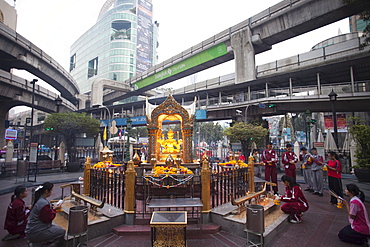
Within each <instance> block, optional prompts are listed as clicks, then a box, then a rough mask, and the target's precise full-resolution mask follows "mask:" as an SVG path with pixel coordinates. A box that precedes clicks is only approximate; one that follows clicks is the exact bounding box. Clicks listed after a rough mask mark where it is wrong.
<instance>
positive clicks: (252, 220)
mask: <svg viewBox="0 0 370 247" xmlns="http://www.w3.org/2000/svg"><path fill="white" fill-rule="evenodd" d="M247 230H248V231H251V232H253V233H257V234H262V233H263V232H264V231H265V212H264V208H263V206H261V205H257V204H250V205H248V206H247Z"/></svg>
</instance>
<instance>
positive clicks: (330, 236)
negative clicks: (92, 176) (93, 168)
mask: <svg viewBox="0 0 370 247" xmlns="http://www.w3.org/2000/svg"><path fill="white" fill-rule="evenodd" d="M282 175H283V174H281V173H280V174H278V177H279V178H280V177H281V176H282ZM81 176H83V173H82V172H75V173H70V172H66V173H56V174H45V175H40V176H37V178H36V182H26V185H27V186H36V185H38V184H40V183H43V182H45V181H51V182H53V183H54V184H56V186H55V187H54V191H53V195H52V197H53V196H55V197H57V196H60V191H61V190H60V185H62V184H64V183H67V182H71V181H77V180H78V179H79V177H81ZM15 181H16V179H15V178H7V179H3V180H1V188H0V208H2V209H3V210H1V211H0V212H1V213H0V226H1V228H0V236H1V237H2V236H5V235H6V233H7V232H6V231H5V230H3V229H2V228H3V227H2V226H3V225H4V219H5V209H6V207H7V205H8V203H9V201H10V196H11V192H12V191H13V189H14V187H15V186H17V185H20V184H22V183H23V180H22V181H21V180H20V179H19V178H18V179H17V184H16V183H15ZM297 181H298V182H299V183H300V184H303V183H304V180H303V177H302V176H301V175H299V174H298V176H297ZM342 182H343V187H344V188H345V185H346V184H348V183H355V184H357V186H359V188H360V189H361V190H363V191H364V192H365V195H367V203H366V207H367V210H368V212H369V214H370V203H369V202H370V201H369V199H370V184H369V183H358V181H357V179H356V178H355V176H353V175H350V174H344V175H343V179H342ZM278 184H279V192H280V193H281V194H283V193H284V185H283V184H282V183H281V182H279V183H278ZM304 194H305V196H306V198H307V200H308V202H309V206H310V208H309V210H308V211H307V212H306V213H305V214H304V216H303V217H302V220H303V222H302V223H300V224H289V223H286V224H285V225H284V227H283V229H281V230H280V231H279V232H278V233H277V235H276V236H275V237H274V238H273V240H272V241H270V242H269V243H267V244H266V245H265V246H266V247H283V246H284V247H285V246H302V247H304V246H306V247H316V246H318V247H319V246H320V247H341V246H343V247H352V246H353V247H354V246H358V245H351V244H347V243H344V242H341V241H340V240H339V239H338V237H337V234H338V232H339V230H340V229H342V228H343V227H344V226H346V225H348V224H349V223H348V217H347V212H346V210H345V209H338V208H337V207H336V206H333V205H332V204H330V203H329V200H330V195H329V193H328V191H327V190H325V191H324V196H323V197H319V196H317V195H313V194H312V193H309V192H307V191H304ZM346 199H347V200H348V198H346ZM25 201H26V204H29V203H30V201H31V198H30V196H29V197H28V198H26V200H25ZM187 237H188V246H189V247H197V246H212V247H231V246H233V247H234V246H235V247H236V246H245V243H246V238H242V237H238V236H236V235H233V234H231V233H228V232H225V231H220V232H218V233H214V234H200V233H199V234H192V235H188V236H187ZM3 246H4V247H5V246H6V247H23V246H27V245H26V241H25V240H12V241H1V242H0V247H3ZM88 246H91V247H95V246H96V247H98V246H99V247H100V246H101V247H103V246H107V247H114V246H130V247H141V246H142V247H146V246H148V247H149V246H151V241H150V234H149V233H147V234H140V235H129V236H118V235H115V234H113V233H110V234H107V235H103V236H100V237H98V238H95V239H91V240H90V241H89V243H88Z"/></svg>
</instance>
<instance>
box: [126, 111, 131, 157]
mask: <svg viewBox="0 0 370 247" xmlns="http://www.w3.org/2000/svg"><path fill="white" fill-rule="evenodd" d="M126 126H127V128H126V130H127V141H126V157H125V161H126V162H129V161H130V135H129V132H130V130H131V127H132V120H131V118H130V117H129V116H127V117H126Z"/></svg>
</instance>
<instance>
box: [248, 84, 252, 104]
mask: <svg viewBox="0 0 370 247" xmlns="http://www.w3.org/2000/svg"><path fill="white" fill-rule="evenodd" d="M251 98H252V97H251V87H250V86H248V101H251Z"/></svg>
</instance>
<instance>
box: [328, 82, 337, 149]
mask: <svg viewBox="0 0 370 247" xmlns="http://www.w3.org/2000/svg"><path fill="white" fill-rule="evenodd" d="M328 96H329V99H330V102H331V111H332V113H333V125H334V141H335V145H336V146H337V147H338V126H337V112H336V110H335V102H336V101H337V96H338V94H336V93H335V92H334V90H333V89H332V90H331V92H330V93H329V95H328Z"/></svg>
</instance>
